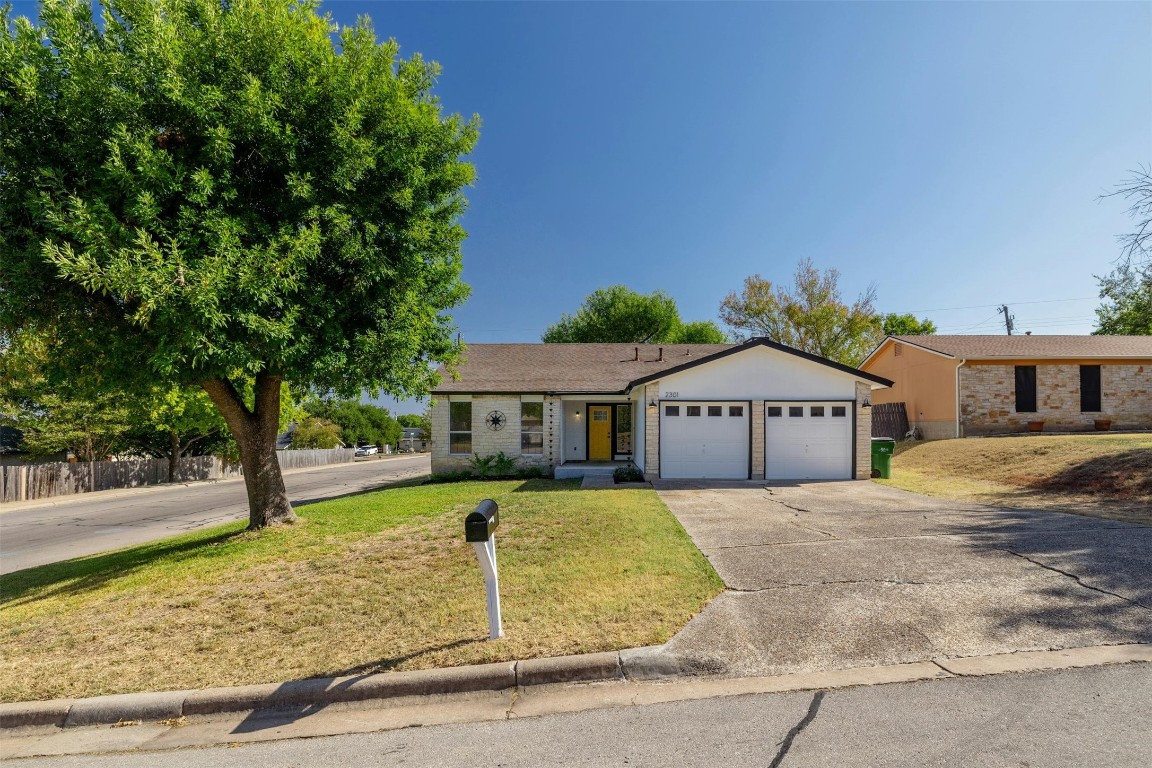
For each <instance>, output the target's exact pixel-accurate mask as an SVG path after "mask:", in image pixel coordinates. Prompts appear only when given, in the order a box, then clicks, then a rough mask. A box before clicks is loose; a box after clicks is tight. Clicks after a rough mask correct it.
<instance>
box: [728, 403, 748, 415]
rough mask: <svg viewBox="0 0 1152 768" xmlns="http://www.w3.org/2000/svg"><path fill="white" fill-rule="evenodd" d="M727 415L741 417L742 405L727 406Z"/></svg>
mask: <svg viewBox="0 0 1152 768" xmlns="http://www.w3.org/2000/svg"><path fill="white" fill-rule="evenodd" d="M728 415H729V416H743V415H744V406H742V405H730V406H728Z"/></svg>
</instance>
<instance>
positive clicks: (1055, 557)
mask: <svg viewBox="0 0 1152 768" xmlns="http://www.w3.org/2000/svg"><path fill="white" fill-rule="evenodd" d="M997 513H998V514H997V515H996V517H995V518H994V519H991V520H989V519H988V518H982V519H979V520H973V521H972V522H971V523H964V524H957V525H955V526H953V527H952V528H951V529H950V530H948V531H947V533H948V534H950V535H959V536H964V537H965V540H964V543H965V545H966V546H967V547H969V548H970V549H972V550H974V551H976V552H994V551H997V550H998V551H1002V552H1009V553H1011V554H1013V555H1015V556H1017V557H1020V558H1022V559H1025V560H1028V561H1029V562H1031V563H1032V564H1033V565H1035V566H1036V567H1038V568H1045V569H1047V570H1049V571H1051V574H1052V577H1053V578H1052V579H1043V580H1038V581H1036V582H1034V583H1035V584H1037V585H1038V586H1037V588H1036V590H1035V591H1034V594H1035V595H1036V596H1039V597H1040V598H1041V603H1042V607H1037V608H1033V609H1029V610H1023V611H1008V612H1007V613H1006V614H1005V615H1003V616H1002V617H1001V618H1000V619H999V620H998V622H997V625H998V626H999V627H1000V628H1001V629H1004V630H1020V631H1025V632H1027V631H1034V630H1035V628H1036V627H1037V626H1039V627H1044V628H1046V629H1050V630H1052V631H1053V633H1055V634H1060V633H1063V632H1068V633H1083V632H1085V631H1093V630H1095V631H1098V632H1103V633H1105V634H1106V635H1107V637H1108V638H1109V640H1108V641H1109V642H1114V643H1147V642H1152V527H1150V526H1145V525H1137V524H1132V523H1123V522H1116V521H1112V520H1092V519H1088V518H1083V517H1078V518H1073V516H1072V515H1071V514H1069V513H1066V512H1057V511H1053V510H1029V509H1014V508H998V509H997ZM1081 521H1082V522H1081ZM1029 583H1032V582H1029ZM993 608H994V609H995V608H996V606H993ZM1054 641H1055V642H1053V645H1054V646H1056V645H1060V644H1061V643H1060V642H1059V640H1057V639H1056V638H1054ZM1072 644H1076V643H1072Z"/></svg>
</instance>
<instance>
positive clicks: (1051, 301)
mask: <svg viewBox="0 0 1152 768" xmlns="http://www.w3.org/2000/svg"><path fill="white" fill-rule="evenodd" d="M1099 298H1100V297H1099V296H1083V297H1081V298H1078V299H1042V300H1040V301H1010V302H1008V303H1009V304H1014V305H1021V304H1057V303H1059V302H1062V301H1096V300H1098V299H1099ZM1001 306H1003V305H1002V304H974V305H972V306H970V307H937V308H936V309H910V310H908V311H909V312H913V313H915V312H955V311H959V310H961V309H992V308H997V309H998V308H999V307H1001Z"/></svg>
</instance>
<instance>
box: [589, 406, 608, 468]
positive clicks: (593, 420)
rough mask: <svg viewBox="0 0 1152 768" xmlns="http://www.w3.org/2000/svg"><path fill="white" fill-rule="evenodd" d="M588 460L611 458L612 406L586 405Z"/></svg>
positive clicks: (606, 459)
mask: <svg viewBox="0 0 1152 768" xmlns="http://www.w3.org/2000/svg"><path fill="white" fill-rule="evenodd" d="M588 460H589V461H611V460H612V406H610V405H590V406H588Z"/></svg>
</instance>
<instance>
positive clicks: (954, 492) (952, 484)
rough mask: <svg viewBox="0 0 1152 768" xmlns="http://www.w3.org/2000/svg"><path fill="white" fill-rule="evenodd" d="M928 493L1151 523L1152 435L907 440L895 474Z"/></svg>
mask: <svg viewBox="0 0 1152 768" xmlns="http://www.w3.org/2000/svg"><path fill="white" fill-rule="evenodd" d="M876 482H878V483H882V484H884V485H890V486H893V487H896V488H903V489H904V490H907V491H913V492H915V493H922V494H925V495H928V496H943V497H946V498H952V499H962V500H968V501H977V502H982V503H988V504H999V505H1006V506H1018V507H1044V508H1055V509H1060V510H1061V511H1066V512H1074V513H1076V514H1082V515H1089V516H1092V517H1104V518H1110V519H1115V520H1124V521H1127V522H1134V523H1140V524H1143V525H1148V524H1152V435H1150V434H1147V433H1136V434H1123V433H1121V434H1112V433H1087V434H1074V435H1012V436H1007V437H984V438H964V439H960V440H935V441H931V442H925V443H905V444H903V445H902V446H900V448H898V449H897V453H896V456H894V457H893V459H892V479H890V480H877V481H876Z"/></svg>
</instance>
